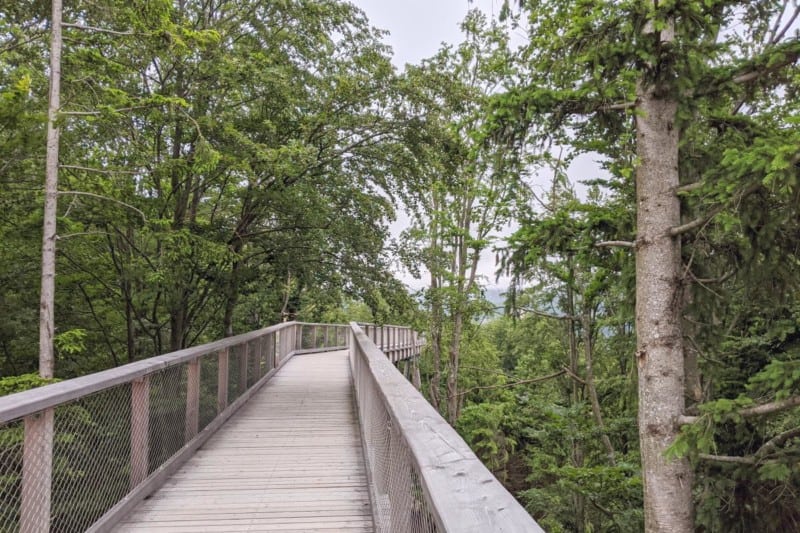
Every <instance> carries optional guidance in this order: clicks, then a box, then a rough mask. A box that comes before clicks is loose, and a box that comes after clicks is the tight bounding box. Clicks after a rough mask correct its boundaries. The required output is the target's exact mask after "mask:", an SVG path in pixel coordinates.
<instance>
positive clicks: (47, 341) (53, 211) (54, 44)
mask: <svg viewBox="0 0 800 533" xmlns="http://www.w3.org/2000/svg"><path fill="white" fill-rule="evenodd" d="M61 13H62V3H61V0H53V3H52V20H51V22H50V24H51V28H50V95H49V101H48V107H47V157H46V164H45V180H44V223H43V226H44V227H43V231H42V288H41V293H40V300H39V375H40V376H41V377H43V378H52V377H53V373H54V372H55V355H54V350H53V340H54V337H55V286H56V215H57V206H58V142H59V136H60V131H59V128H58V122H57V121H58V112H59V109H60V108H61V43H62V39H61Z"/></svg>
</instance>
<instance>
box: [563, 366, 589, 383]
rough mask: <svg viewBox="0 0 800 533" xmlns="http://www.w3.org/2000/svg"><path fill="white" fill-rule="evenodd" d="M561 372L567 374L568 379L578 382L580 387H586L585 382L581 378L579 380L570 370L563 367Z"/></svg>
mask: <svg viewBox="0 0 800 533" xmlns="http://www.w3.org/2000/svg"><path fill="white" fill-rule="evenodd" d="M563 371H564V372H566V374H567V375H568V376H569V377H571V378H572V379H574V380H575V381H577V382H578V383H580V384H581V385H586V381H585V380H584V379H583V378H581V377H580V376H579V375H578V374H576V373H575V372H573V371H572V370H570V369H569V368H567V367H564V368H563Z"/></svg>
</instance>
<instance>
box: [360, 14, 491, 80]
mask: <svg viewBox="0 0 800 533" xmlns="http://www.w3.org/2000/svg"><path fill="white" fill-rule="evenodd" d="M349 1H350V3H352V4H354V5H356V6H358V7H360V8H361V9H362V10H363V11H364V12H365V13H366V14H367V17H369V20H370V22H371V24H372V25H373V26H375V27H376V28H380V29H383V30H388V31H389V32H390V35H389V36H387V38H386V42H387V43H388V44H389V45H391V47H392V48H393V49H394V52H395V55H394V63H395V65H397V67H398V68H401V69H402V68H403V66H404V65H405V64H406V63H419V62H420V60H421V59H424V58H427V57H431V56H432V55H434V54H435V53H436V52H437V50H439V46H440V44H441V43H442V42H447V43H451V44H456V43H459V42H461V40H462V38H461V37H462V36H461V30H460V28H459V24H460V23H461V21H462V20H463V19H464V16H465V15H466V14H467V12H468V11H469V10H470V9H473V8H480V9H482V10H483V11H484V12H485V13H487V14H488V15H490V16H491V15H493V14H494V15H497V14H498V13H499V11H500V5H501V4H502V0H472V1H468V0H349Z"/></svg>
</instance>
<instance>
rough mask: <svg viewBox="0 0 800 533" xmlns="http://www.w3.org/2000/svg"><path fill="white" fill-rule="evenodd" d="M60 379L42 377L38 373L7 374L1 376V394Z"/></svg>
mask: <svg viewBox="0 0 800 533" xmlns="http://www.w3.org/2000/svg"><path fill="white" fill-rule="evenodd" d="M58 381H59V380H58V379H55V378H52V379H47V378H41V377H39V375H38V374H20V375H18V376H6V377H3V378H0V396H5V395H6V394H13V393H15V392H22V391H26V390H30V389H35V388H36V387H41V386H43V385H49V384H50V383H56V382H58Z"/></svg>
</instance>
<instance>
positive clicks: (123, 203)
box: [58, 191, 147, 222]
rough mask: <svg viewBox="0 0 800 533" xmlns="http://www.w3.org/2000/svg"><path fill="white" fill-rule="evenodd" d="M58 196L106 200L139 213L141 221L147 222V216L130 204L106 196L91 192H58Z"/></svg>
mask: <svg viewBox="0 0 800 533" xmlns="http://www.w3.org/2000/svg"><path fill="white" fill-rule="evenodd" d="M58 194H71V195H75V196H88V197H90V198H98V199H100V200H107V201H109V202H114V203H115V204H119V205H121V206H124V207H127V208H128V209H131V210H133V211H136V212H137V213H139V215H141V217H142V220H144V221H145V222H147V216H145V214H144V212H142V211H141V210H139V209H137V208H135V207H133V206H132V205H130V204H126V203H125V202H123V201H121V200H117V199H115V198H109V197H108V196H102V195H100V194H94V193H91V192H83V191H58Z"/></svg>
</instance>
